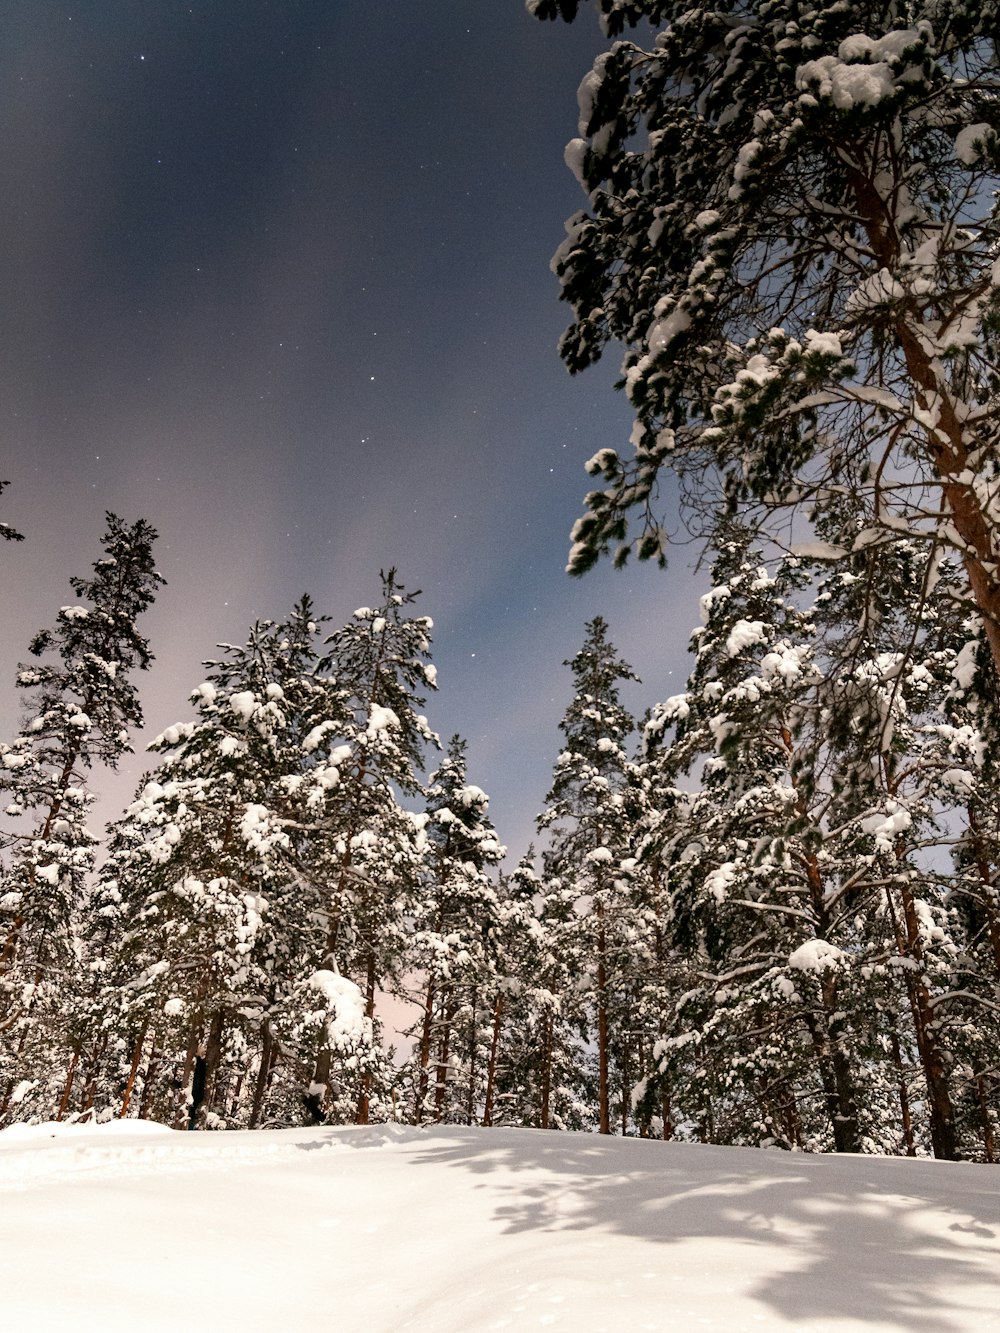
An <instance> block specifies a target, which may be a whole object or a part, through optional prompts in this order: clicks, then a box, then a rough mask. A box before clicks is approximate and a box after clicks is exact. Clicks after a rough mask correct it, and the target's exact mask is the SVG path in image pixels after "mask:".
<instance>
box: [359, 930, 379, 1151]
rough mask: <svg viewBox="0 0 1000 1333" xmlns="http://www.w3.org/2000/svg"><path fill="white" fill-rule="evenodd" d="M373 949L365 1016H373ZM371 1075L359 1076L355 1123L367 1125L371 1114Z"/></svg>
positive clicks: (366, 982) (366, 987)
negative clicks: (359, 1085) (359, 1089)
mask: <svg viewBox="0 0 1000 1333" xmlns="http://www.w3.org/2000/svg"><path fill="white" fill-rule="evenodd" d="M375 979H376V978H375V950H374V949H373V948H371V947H370V948H369V950H368V962H367V967H366V977H365V1017H366V1018H374V1017H375ZM371 1095H372V1075H371V1070H370V1069H366V1070H365V1072H364V1074H363V1075H362V1076H361V1091H360V1093H359V1094H358V1109H357V1111H356V1113H355V1116H354V1123H355V1124H356V1125H367V1124H368V1119H369V1116H370V1115H371Z"/></svg>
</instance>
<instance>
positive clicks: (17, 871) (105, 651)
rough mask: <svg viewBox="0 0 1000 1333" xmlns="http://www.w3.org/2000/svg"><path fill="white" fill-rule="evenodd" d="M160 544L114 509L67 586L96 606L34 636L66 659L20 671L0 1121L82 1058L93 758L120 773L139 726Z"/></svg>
mask: <svg viewBox="0 0 1000 1333" xmlns="http://www.w3.org/2000/svg"><path fill="white" fill-rule="evenodd" d="M155 539H156V533H155V532H154V530H153V529H152V528H151V527H150V526H149V524H148V523H146V522H144V521H143V520H142V519H140V520H138V522H136V523H133V524H125V523H123V522H122V521H121V520H120V519H119V518H117V517H116V516H115V515H114V514H110V513H109V514H108V515H107V531H106V533H105V535H104V538H103V543H102V544H103V547H104V551H105V555H104V556H103V558H102V559H100V560H98V562H97V563H96V564H95V566H94V573H93V576H92V577H91V578H89V579H83V578H73V579H71V580H70V584H71V586H72V588H73V591H74V593H75V594H76V595H77V597H78V598H80V599H81V601H83V602H86V603H89V605H75V606H64V607H63V608H62V609H61V610H60V612H59V617H58V621H57V624H56V627H55V628H54V629H52V630H43V631H42V632H41V633H40V634H38V635H36V636H35V638H34V639H33V640H32V642H31V645H30V649H31V652H32V653H33V654H34V655H35V656H36V657H39V658H43V659H44V658H45V655H46V654H47V653H49V652H53V653H54V654H55V657H56V660H55V661H46V660H42V661H41V662H39V664H38V665H37V666H22V667H21V668H20V671H19V673H18V678H17V681H18V684H19V685H20V686H21V688H22V689H25V690H29V691H34V692H35V693H34V695H33V697H32V699H31V712H30V715H29V717H28V720H27V721H26V723H25V725H24V726H23V728H22V730H21V732H20V734H19V735H18V736H17V737H16V739H15V740H14V741H13V743H12V744H10V745H0V786H2V787H3V788H4V789H5V790H6V791H8V792H9V793H10V799H9V804H8V805H7V808H6V811H5V813H6V814H7V815H8V816H9V817H10V818H11V821H12V822H11V824H10V825H9V826H8V827H7V828H6V829H5V830H4V831H3V834H2V837H0V847H2V848H3V850H4V853H5V860H4V864H3V868H2V881H0V883H2V892H0V931H2V936H0V937H2V941H3V943H2V954H0V1035H2V1037H3V1041H2V1043H0V1119H2V1118H4V1117H7V1118H10V1117H12V1116H13V1117H16V1116H18V1115H21V1114H26V1115H30V1114H32V1113H34V1112H35V1111H38V1112H41V1113H44V1114H55V1113H56V1112H57V1111H58V1110H59V1109H60V1106H64V1105H65V1103H66V1100H67V1098H68V1096H69V1090H70V1088H71V1086H72V1083H73V1079H74V1076H75V1072H76V1068H77V1064H78V1062H79V1060H80V1058H81V1056H83V1055H84V1054H85V1053H84V1052H83V1051H82V1050H81V1048H80V1046H79V1045H78V1044H76V1043H74V1042H73V1035H74V1031H75V1028H74V1024H73V1023H72V1022H71V1020H70V1015H71V1013H72V1010H73V1004H72V1000H73V996H74V993H75V991H76V989H77V983H78V982H79V980H80V978H79V976H78V961H79V960H78V947H77V946H78V939H77V930H76V919H75V918H76V913H77V911H78V909H79V907H80V904H81V901H82V895H83V890H84V877H85V876H86V874H87V873H88V872H89V871H90V870H91V869H92V868H93V849H94V845H95V843H96V842H97V838H96V837H95V836H94V834H93V833H91V832H90V830H89V829H88V828H87V824H86V812H87V808H88V806H89V805H90V804H91V803H92V802H93V800H94V799H95V798H94V796H93V794H92V793H91V792H90V791H89V790H88V788H87V785H86V773H87V770H88V769H90V768H91V767H92V766H93V764H94V763H95V762H97V763H103V764H107V765H109V766H110V767H114V766H115V765H116V763H117V761H118V759H119V758H120V757H121V755H122V754H124V753H127V752H128V750H129V748H130V747H129V732H128V729H129V728H130V727H138V726H141V724H142V712H141V709H140V707H139V698H138V694H137V692H136V689H135V686H134V685H133V684H132V682H131V680H130V678H129V677H130V674H131V673H132V672H133V671H134V670H135V669H136V668H139V669H144V668H146V667H147V666H148V665H149V663H150V661H151V660H152V658H151V654H150V652H149V645H148V643H147V641H146V640H145V639H144V638H142V636H141V635H140V634H139V633H138V631H137V629H136V627H135V622H136V619H137V617H138V616H139V615H140V614H141V613H142V612H143V611H145V610H146V608H147V607H148V606H149V605H150V603H151V602H152V601H153V598H154V596H155V594H156V590H157V588H158V587H159V586H160V584H162V582H163V580H162V579H161V577H160V575H159V574H158V573H157V572H156V570H155V568H154V565H153V550H152V548H153V542H154V541H155ZM71 1047H72V1049H70V1048H71ZM60 1098H61V1100H60Z"/></svg>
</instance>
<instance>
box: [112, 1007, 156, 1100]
mask: <svg viewBox="0 0 1000 1333" xmlns="http://www.w3.org/2000/svg"><path fill="white" fill-rule="evenodd" d="M148 1027H149V1019H148V1018H147V1019H146V1021H145V1022H144V1023H143V1025H142V1028H141V1029H140V1031H139V1036H138V1038H137V1039H136V1043H135V1049H134V1050H133V1052H132V1067H131V1068H130V1069H129V1071H128V1079H127V1080H126V1083H125V1094H124V1096H123V1097H122V1109H121V1110H120V1111H119V1112H118V1119H119V1120H124V1119H125V1117H126V1116H127V1115H128V1104H129V1102H130V1101H131V1100H132V1089H133V1088H134V1087H135V1080H136V1075H137V1074H138V1072H139V1066H140V1064H141V1063H142V1048H143V1046H144V1044H145V1041H146V1030H147V1029H148Z"/></svg>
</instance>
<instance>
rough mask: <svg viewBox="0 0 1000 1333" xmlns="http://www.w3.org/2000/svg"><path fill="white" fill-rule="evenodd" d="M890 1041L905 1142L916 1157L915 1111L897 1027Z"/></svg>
mask: <svg viewBox="0 0 1000 1333" xmlns="http://www.w3.org/2000/svg"><path fill="white" fill-rule="evenodd" d="M889 1041H890V1045H891V1048H892V1058H893V1060H894V1062H895V1065H896V1079H897V1084H896V1086H897V1087H898V1089H899V1114H900V1119H901V1121H902V1127H903V1143H904V1144H905V1146H906V1155H907V1157H916V1155H917V1144H916V1140H915V1139H914V1137H913V1113H912V1112H911V1110H910V1094H909V1092H908V1091H907V1088H906V1077H905V1072H904V1070H903V1052H902V1051H901V1050H900V1048H899V1033H898V1032H897V1031H896V1029H895V1028H893V1029H892V1031H891V1032H890V1034H889Z"/></svg>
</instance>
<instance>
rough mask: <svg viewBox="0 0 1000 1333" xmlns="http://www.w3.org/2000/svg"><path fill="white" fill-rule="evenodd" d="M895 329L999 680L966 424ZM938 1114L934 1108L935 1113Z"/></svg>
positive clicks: (876, 197)
mask: <svg viewBox="0 0 1000 1333" xmlns="http://www.w3.org/2000/svg"><path fill="white" fill-rule="evenodd" d="M846 165H847V175H848V179H849V180H850V183H851V187H852V190H853V192H854V197H855V201H856V204H857V208H858V212H859V215H860V218H861V220H862V222H863V224H864V227H865V230H866V232H867V233H868V239H869V242H870V244H871V248H872V251H873V253H874V255H875V258H876V262H877V263H878V264H879V265H880V267H882V268H885V269H887V270H888V271H889V272H890V273H891V272H894V271H895V269H896V268H897V266H898V263H899V260H900V258H901V242H900V239H899V231H898V228H897V227H896V225H895V223H894V221H893V220H891V219H890V216H889V212H888V206H887V202H886V200H885V199H884V198H883V196H882V194H881V193H880V191H879V190H878V189H877V188H876V186H875V184H874V180H873V179H872V178H871V177H870V176H869V174H868V172H867V171H866V170H864V169H862V168H861V167H860V166H858V165H854V164H852V163H847V164H846ZM894 333H895V336H896V341H897V343H898V346H899V348H900V350H901V352H902V354H903V360H904V362H905V365H906V371H907V375H908V376H909V378H910V381H911V382H912V385H913V389H914V393H913V398H914V402H915V403H916V405H917V406H918V407H920V408H921V409H923V411H925V412H929V411H930V409H931V408H932V407H933V419H934V426H933V428H932V429H928V430H927V431H926V434H925V440H926V445H927V460H928V462H929V463H930V465H931V466H932V467H933V469H934V471H935V473H936V476H937V481H938V485H939V486H940V489H941V495H942V499H943V506H942V507H943V508H944V509H945V510H946V511H947V512H948V513H949V514H950V516H951V520H952V523H953V524H954V527H955V531H956V532H957V534H958V537H959V539H960V542H961V551H962V563H963V564H964V566H965V571H966V574H967V576H968V579H969V588H970V590H971V592H972V597H973V600H974V602H975V604H976V606H977V608H978V610H979V612H980V614H981V615H982V618H983V628H984V630H985V633H986V639H987V643H988V644H989V649H990V654H991V656H992V658H993V671H994V677H995V679H996V680H997V681H1000V583H998V582H997V580H996V578H995V576H994V570H995V568H996V562H997V557H998V555H1000V551H998V549H997V543H996V541H995V524H994V523H993V521H992V519H991V516H989V515H988V513H987V512H986V510H985V508H984V502H983V501H981V500H980V498H979V494H978V492H977V489H976V486H977V483H978V475H977V469H976V468H975V465H974V464H973V466H972V467H970V459H969V443H968V440H967V438H966V431H965V424H964V422H963V421H962V420H961V419H960V417H959V415H958V413H957V412H956V409H955V403H954V402H953V400H952V396H951V394H950V393H948V392H947V388H948V386H947V385H946V384H944V383H942V382H941V381H942V378H943V374H944V372H943V371H942V369H941V362H940V360H939V359H937V357H936V354H935V353H934V352H933V350H932V349H930V348H928V346H927V345H926V343H925V340H922V339H921V338H920V337H919V336H918V334H917V332H916V331H915V330H914V329H913V328H912V327H911V325H910V323H909V315H908V312H906V311H903V310H901V311H900V313H899V314H898V315H897V316H896V317H895V320H894ZM986 503H989V502H986ZM941 1112H942V1108H941V1107H939V1108H938V1114H940V1113H941ZM939 1130H940V1131H941V1132H942V1133H943V1139H942V1145H943V1146H945V1145H946V1143H947V1141H948V1139H949V1135H948V1133H947V1132H946V1131H944V1130H943V1129H942V1127H941V1126H939Z"/></svg>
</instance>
